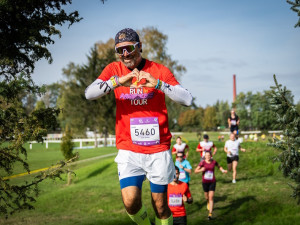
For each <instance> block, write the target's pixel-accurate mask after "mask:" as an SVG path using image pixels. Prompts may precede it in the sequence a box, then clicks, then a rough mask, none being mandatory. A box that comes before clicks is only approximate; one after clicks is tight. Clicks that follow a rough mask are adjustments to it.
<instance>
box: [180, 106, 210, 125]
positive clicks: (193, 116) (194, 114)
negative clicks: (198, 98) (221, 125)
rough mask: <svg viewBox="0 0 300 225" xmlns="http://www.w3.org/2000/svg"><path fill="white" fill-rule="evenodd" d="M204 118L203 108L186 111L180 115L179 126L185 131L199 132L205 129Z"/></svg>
mask: <svg viewBox="0 0 300 225" xmlns="http://www.w3.org/2000/svg"><path fill="white" fill-rule="evenodd" d="M203 116H204V109H203V108H201V107H199V108H197V109H190V110H186V111H184V112H182V113H181V114H180V115H179V117H178V124H179V125H180V126H181V128H182V129H183V130H184V131H186V130H194V131H196V130H197V131H199V130H202V129H203Z"/></svg>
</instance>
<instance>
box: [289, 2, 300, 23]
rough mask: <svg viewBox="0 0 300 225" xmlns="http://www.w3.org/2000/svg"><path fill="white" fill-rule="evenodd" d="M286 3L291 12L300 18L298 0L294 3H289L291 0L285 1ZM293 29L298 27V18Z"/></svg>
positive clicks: (299, 21) (299, 3)
mask: <svg viewBox="0 0 300 225" xmlns="http://www.w3.org/2000/svg"><path fill="white" fill-rule="evenodd" d="M287 3H289V4H290V5H292V6H291V10H293V11H294V12H296V13H297V15H298V16H299V17H300V0H294V1H291V0H287ZM294 27H295V28H296V27H300V18H299V20H298V22H297V23H296V24H295V26H294Z"/></svg>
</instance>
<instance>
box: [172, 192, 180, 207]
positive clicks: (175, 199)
mask: <svg viewBox="0 0 300 225" xmlns="http://www.w3.org/2000/svg"><path fill="white" fill-rule="evenodd" d="M169 206H182V195H181V194H169Z"/></svg>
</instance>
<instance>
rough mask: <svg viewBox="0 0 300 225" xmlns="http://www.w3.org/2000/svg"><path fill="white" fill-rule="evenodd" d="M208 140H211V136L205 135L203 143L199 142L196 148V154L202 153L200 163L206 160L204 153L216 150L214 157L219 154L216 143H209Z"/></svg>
mask: <svg viewBox="0 0 300 225" xmlns="http://www.w3.org/2000/svg"><path fill="white" fill-rule="evenodd" d="M208 140H209V136H208V135H207V134H204V135H203V141H201V142H199V144H198V146H197V148H196V152H200V161H202V160H204V152H205V151H210V152H211V150H212V148H213V149H214V152H213V156H214V155H215V154H216V152H217V147H216V146H215V145H214V143H213V142H212V141H208Z"/></svg>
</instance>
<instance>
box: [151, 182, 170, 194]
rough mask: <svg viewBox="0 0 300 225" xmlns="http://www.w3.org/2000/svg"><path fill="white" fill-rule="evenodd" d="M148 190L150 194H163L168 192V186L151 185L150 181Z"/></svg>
mask: <svg viewBox="0 0 300 225" xmlns="http://www.w3.org/2000/svg"><path fill="white" fill-rule="evenodd" d="M150 189H151V192H152V193H165V192H167V190H168V185H167V184H166V185H161V184H153V183H152V182H151V181H150Z"/></svg>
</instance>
